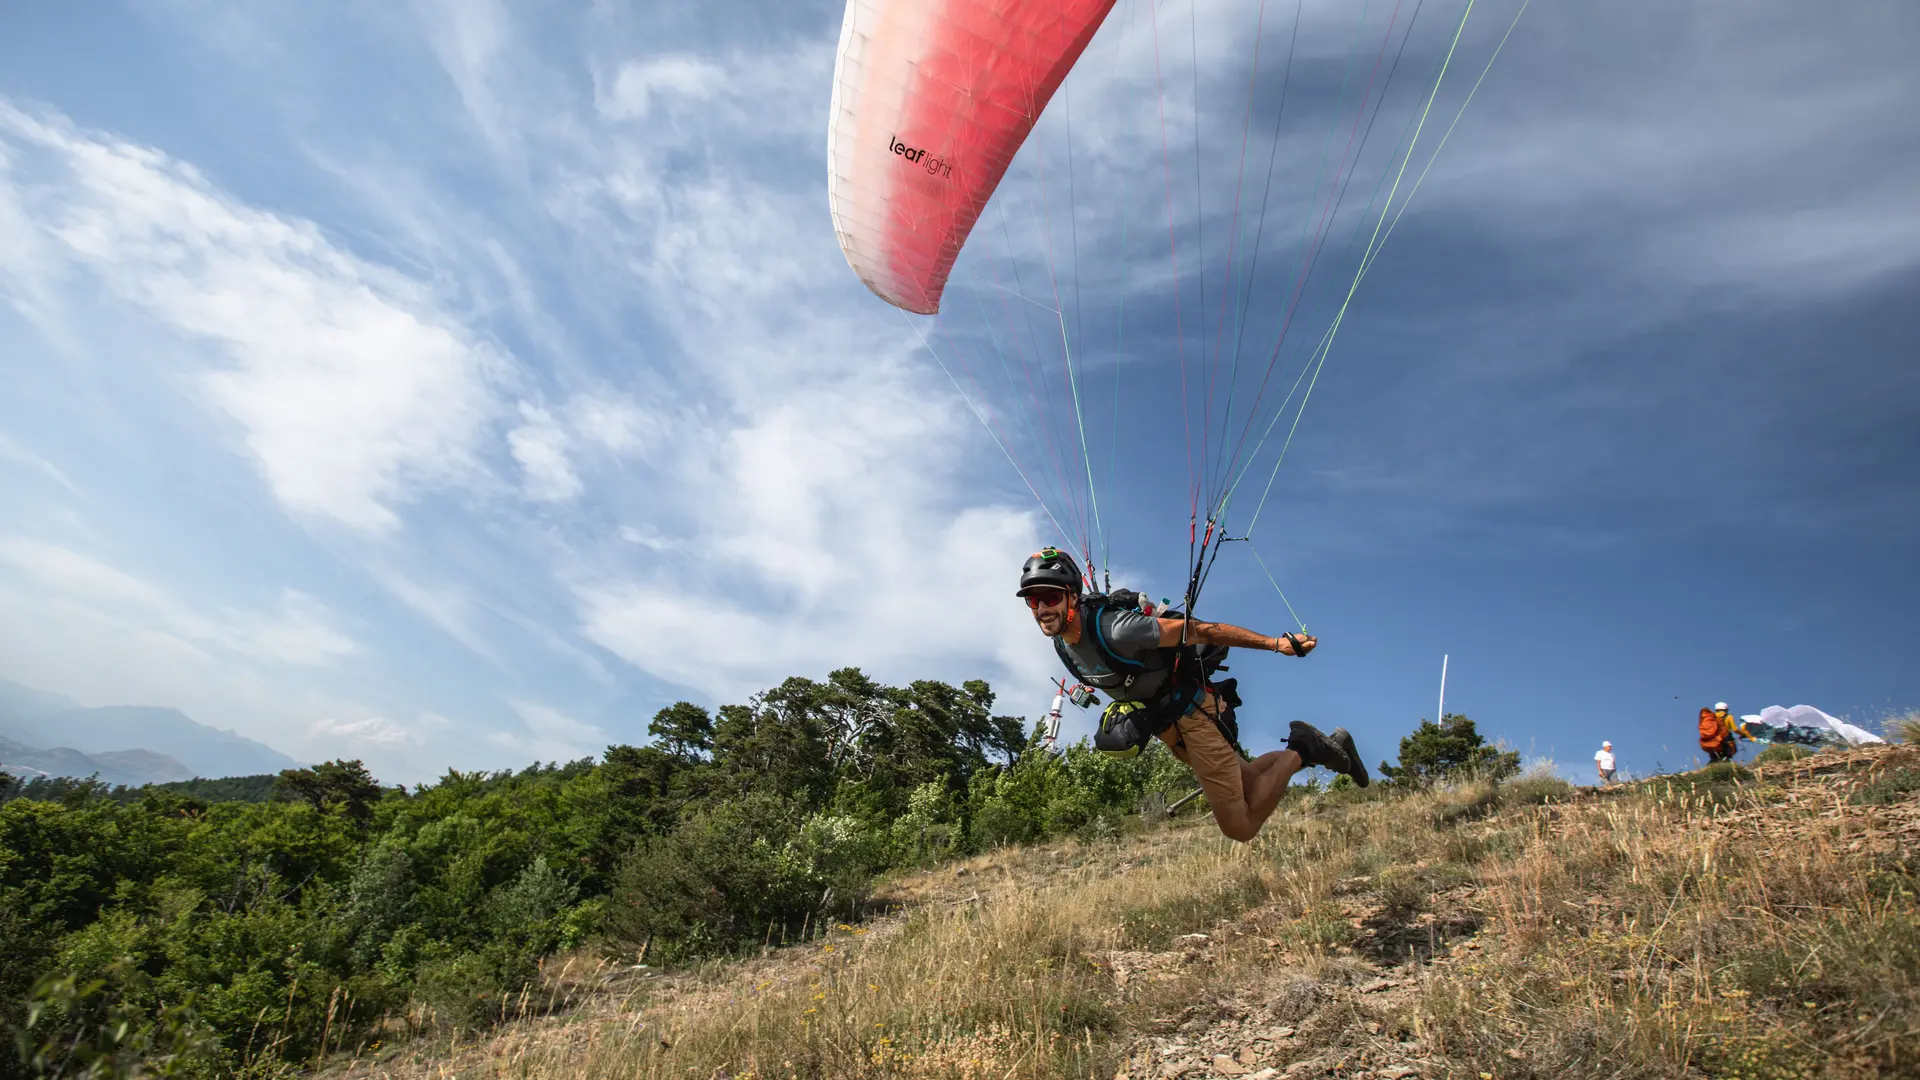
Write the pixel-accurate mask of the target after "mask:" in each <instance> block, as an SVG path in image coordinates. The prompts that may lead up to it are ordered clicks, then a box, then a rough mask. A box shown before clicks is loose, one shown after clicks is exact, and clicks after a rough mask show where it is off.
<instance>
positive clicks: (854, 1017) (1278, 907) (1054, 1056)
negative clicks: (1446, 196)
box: [335, 747, 1920, 1080]
mask: <svg viewBox="0 0 1920 1080" xmlns="http://www.w3.org/2000/svg"><path fill="white" fill-rule="evenodd" d="M1911 776H1920V751H1916V750H1915V749H1913V748H1910V747H1889V748H1884V749H1878V750H1874V751H1862V752H1858V753H1853V754H1821V755H1816V756H1815V757H1813V758H1807V759H1802V760H1799V761H1795V762H1791V763H1787V764H1783V765H1780V766H1776V767H1771V768H1761V769H1758V770H1755V771H1753V772H1750V773H1749V772H1746V771H1745V770H1732V769H1725V770H1719V771H1715V772H1704V773H1702V774H1695V775H1693V776H1691V777H1687V778H1676V779H1675V780H1672V781H1661V782H1658V783H1649V784H1641V785H1634V786H1631V787H1621V788H1615V789H1610V790H1607V791H1605V792H1599V793H1595V792H1590V791H1588V792H1578V793H1576V792H1575V791H1574V790H1573V789H1571V788H1569V787H1567V786H1566V785H1564V784H1558V783H1555V782H1553V781H1551V780H1550V778H1548V777H1545V776H1536V777H1532V778H1530V779H1529V780H1528V781H1527V782H1526V783H1514V784H1510V785H1507V786H1505V787H1504V788H1502V789H1494V788H1491V787H1488V786H1484V785H1473V786H1468V787H1463V788H1459V789H1455V790H1448V791H1438V792H1429V793H1422V794H1418V795H1405V796H1395V797H1381V796H1379V795H1373V794H1371V793H1369V794H1368V795H1367V797H1364V798H1336V797H1335V796H1331V795H1330V796H1324V797H1321V798H1318V799H1297V800H1294V801H1293V802H1292V803H1291V804H1290V805H1289V806H1288V807H1287V808H1286V812H1285V813H1284V814H1282V815H1280V816H1277V817H1276V818H1275V819H1274V820H1273V821H1272V822H1271V823H1270V824H1269V825H1268V827H1267V830H1266V832H1265V834H1264V835H1263V837H1262V838H1261V840H1260V841H1258V842H1257V843H1255V844H1253V845H1247V846H1236V845H1231V844H1228V843H1226V842H1224V841H1222V840H1220V839H1219V838H1218V837H1217V836H1216V835H1213V834H1212V833H1211V829H1210V828H1209V827H1205V826H1202V827H1180V828H1175V829H1171V830H1166V831H1162V832H1158V833H1151V834H1148V835H1146V836H1143V837H1135V838H1131V839H1128V840H1124V841H1121V842H1118V843H1115V842H1105V843H1095V844H1086V845H1078V844H1075V845H1052V846H1048V847H1044V848H1035V849H1028V850H1024V851H1007V852H1001V853H996V854H995V855H993V856H988V857H983V858H980V859H975V860H970V861H969V862H968V863H966V864H961V865H959V866H954V867H948V868H945V869H943V870H941V871H938V872H935V873H933V874H926V875H914V876H912V877H909V878H904V879H902V880H901V881H899V882H896V883H895V884H894V886H893V888H892V892H893V895H895V897H896V898H897V899H899V900H901V901H903V902H908V903H910V904H911V905H912V906H911V908H910V909H909V912H908V913H907V914H905V915H903V916H900V917H896V918H893V919H890V920H887V921H885V922H883V923H881V924H877V925H875V926H873V927H871V928H868V927H858V928H854V927H848V928H836V929H834V930H833V931H832V932H831V933H830V934H829V936H828V938H827V939H825V940H822V941H820V942H816V943H814V944H812V945H809V946H805V947H796V948H792V949H787V950H776V951H775V953H774V954H772V955H769V956H767V957H763V958H759V959H756V960H753V961H750V962H747V963H744V964H739V965H731V966H716V967H713V968H710V969H707V970H704V971H700V972H693V973H685V974H682V975H679V976H676V977H674V978H672V979H666V978H660V979H652V980H644V982H645V985H644V986H642V987H639V988H634V987H633V986H632V985H631V984H629V986H628V988H626V989H622V990H618V991H606V992H603V993H602V994H601V995H600V997H599V998H598V999H596V1000H595V1001H594V1002H593V1003H591V1004H589V1005H588V1006H585V1007H582V1008H580V1009H578V1010H576V1011H575V1012H573V1013H572V1014H570V1015H567V1016H564V1017H550V1018H546V1019H543V1020H534V1021H528V1022H526V1023H523V1024H519V1025H514V1026H510V1027H509V1028H508V1029H506V1030H503V1031H501V1032H499V1033H496V1034H495V1035H493V1036H490V1037H489V1038H488V1039H486V1040H484V1041H481V1042H477V1043H473V1044H471V1045H468V1046H466V1047H455V1048H452V1050H451V1052H435V1053H432V1054H420V1053H413V1054H409V1055H407V1056H408V1057H409V1058H412V1059H413V1060H411V1061H403V1060H401V1059H393V1060H389V1061H387V1062H382V1063H373V1062H361V1063H358V1064H356V1065H353V1066H351V1067H344V1066H343V1067H340V1068H338V1069H336V1070H335V1071H337V1072H346V1073H351V1074H352V1075H355V1076H366V1075H380V1076H394V1077H429V1076H434V1077H439V1076H447V1077H454V1076H458V1077H482V1076H486V1077H495V1076H515V1077H539V1078H544V1077H555V1078H557V1077H568V1078H573V1077H602V1076H604V1077H614V1076H618V1077H623V1078H624V1077H662V1078H665V1077H690V1078H699V1080H711V1078H715V1077H721V1076H726V1077H734V1078H739V1077H747V1076H753V1077H782V1078H786V1077H792V1078H796V1080H797V1078H801V1077H821V1078H825V1077H833V1078H841V1077H849V1078H854V1077H873V1078H879V1077H899V1078H919V1077H929V1078H930V1077H969V1078H971V1077H978V1078H983V1080H984V1078H987V1077H993V1078H996V1080H998V1078H1011V1077H1046V1078H1055V1077H1058V1078H1066V1077H1082V1078H1085V1077H1093V1078H1096V1080H1105V1078H1107V1077H1113V1076H1116V1075H1125V1076H1129V1077H1131V1078H1133V1080H1143V1078H1145V1077H1148V1076H1152V1077H1168V1076H1186V1077H1189V1078H1190V1080H1193V1078H1198V1077H1202V1076H1208V1075H1222V1076H1231V1075H1242V1074H1251V1075H1254V1076H1258V1075H1259V1072H1258V1070H1260V1069H1264V1068H1272V1069H1284V1070H1285V1074H1286V1075H1287V1076H1314V1075H1328V1074H1330V1075H1340V1076H1368V1075H1372V1076H1382V1077H1393V1076H1415V1075H1418V1076H1436V1077H1437V1076H1463V1077H1469V1078H1471V1077H1502V1078H1506V1077H1548V1076H1551V1077H1554V1078H1555V1080H1579V1078H1587V1077H1592V1078H1601V1077H1608V1078H1613V1077H1693V1076H1698V1077H1715V1078H1720V1077H1740V1078H1742V1080H1773V1078H1781V1080H1784V1078H1787V1077H1802V1076H1809V1077H1880V1076H1887V1077H1891V1076H1912V1075H1920V919H1917V918H1916V914H1915V905H1914V894H1915V891H1916V874H1917V873H1920V863H1917V862H1916V860H1915V855H1914V849H1915V842H1916V840H1920V791H1916V789H1915V786H1911V785H1909V784H1908V783H1907V779H1906V778H1907V777H1911ZM1343 794H1344V793H1343ZM1268 1075H1275V1074H1271V1073H1270V1074H1268Z"/></svg>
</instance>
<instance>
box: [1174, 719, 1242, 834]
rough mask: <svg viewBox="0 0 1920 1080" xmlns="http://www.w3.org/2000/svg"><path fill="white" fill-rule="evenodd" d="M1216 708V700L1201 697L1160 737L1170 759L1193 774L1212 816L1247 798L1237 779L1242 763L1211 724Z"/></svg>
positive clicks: (1212, 723) (1236, 752) (1213, 724)
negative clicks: (1171, 754)
mask: <svg viewBox="0 0 1920 1080" xmlns="http://www.w3.org/2000/svg"><path fill="white" fill-rule="evenodd" d="M1219 708H1220V699H1219V697H1217V696H1216V695H1214V694H1212V693H1204V694H1202V695H1201V697H1200V702H1199V704H1197V705H1195V706H1194V707H1193V709H1192V711H1190V712H1188V713H1187V714H1186V715H1185V716H1182V717H1181V718H1180V719H1178V720H1176V721H1174V723H1173V726H1171V727H1169V728H1167V730H1165V731H1163V732H1161V733H1160V741H1161V742H1163V743H1166V744H1167V748H1168V749H1169V750H1172V751H1173V756H1174V757H1177V758H1179V759H1180V760H1181V761H1184V762H1186V763H1187V767H1188V768H1190V769H1192V770H1193V778H1194V779H1195V780H1198V781H1200V790H1201V791H1203V792H1205V793H1206V796H1207V805H1208V806H1211V807H1213V811H1214V813H1215V814H1218V813H1219V812H1220V811H1221V810H1223V809H1226V808H1227V807H1229V806H1232V805H1233V804H1234V803H1237V802H1241V801H1242V800H1244V799H1245V798H1246V789H1245V788H1244V787H1243V786H1242V779H1241V775H1240V766H1241V765H1243V764H1245V759H1243V758H1242V757H1241V756H1240V752H1239V751H1237V750H1235V749H1234V748H1233V744H1232V743H1229V742H1228V741H1227V737H1226V736H1225V735H1222V734H1220V728H1219V726H1218V725H1216V724H1215V723H1214V722H1213V716H1214V713H1215V711H1216V710H1218V709H1219Z"/></svg>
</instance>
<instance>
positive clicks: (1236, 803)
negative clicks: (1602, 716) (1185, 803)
mask: <svg viewBox="0 0 1920 1080" xmlns="http://www.w3.org/2000/svg"><path fill="white" fill-rule="evenodd" d="M1302 768H1305V766H1304V765H1303V764H1302V763H1301V761H1300V755H1299V754H1296V753H1294V752H1293V751H1291V750H1273V751H1269V752H1268V753H1265V754H1261V755H1260V756H1259V757H1257V758H1255V759H1254V760H1252V761H1242V762H1241V763H1240V790H1241V792H1242V793H1243V794H1242V796H1241V797H1240V798H1238V799H1235V800H1233V801H1232V802H1229V803H1222V804H1220V805H1216V806H1214V808H1213V820H1214V822H1215V823H1216V824H1218V825H1219V826H1220V831H1221V833H1223V834H1225V835H1226V837H1227V839H1229V840H1238V841H1240V842H1241V843H1243V844H1244V843H1247V842H1248V841H1250V840H1252V839H1253V838H1254V837H1255V836H1256V835H1258V834H1259V832H1260V826H1262V825H1265V824H1266V823H1267V819H1268V818H1270V817H1272V816H1273V811H1274V809H1275V808H1276V807H1278V806H1279V805H1280V799H1281V797H1282V796H1284V795H1286V793H1287V782H1288V781H1290V780H1292V779H1293V774H1294V773H1297V772H1299V771H1300V770H1301V769H1302Z"/></svg>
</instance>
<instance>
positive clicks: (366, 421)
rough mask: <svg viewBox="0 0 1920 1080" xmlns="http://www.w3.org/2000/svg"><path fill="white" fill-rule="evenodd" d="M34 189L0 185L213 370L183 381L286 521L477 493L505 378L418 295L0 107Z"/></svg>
mask: <svg viewBox="0 0 1920 1080" xmlns="http://www.w3.org/2000/svg"><path fill="white" fill-rule="evenodd" d="M0 138H5V139H6V140H8V144H9V149H10V151H12V152H14V153H15V154H16V155H17V156H16V161H15V171H16V172H20V171H22V170H24V169H27V168H29V167H31V168H32V169H33V171H34V172H35V173H36V174H37V175H38V177H39V178H40V180H41V183H39V184H37V185H34V186H27V185H24V184H15V185H12V186H10V187H5V188H0V204H9V205H11V206H13V207H15V208H16V209H23V210H24V212H25V213H26V214H27V215H28V216H30V217H31V218H33V219H34V220H35V221H37V222H38V223H39V224H40V227H41V230H42V234H41V241H42V243H43V245H44V246H46V247H48V248H50V249H52V250H54V251H57V252H58V253H59V254H60V255H61V256H63V257H64V258H65V259H67V260H68V261H70V263H71V264H72V265H73V266H74V267H75V268H78V269H82V270H84V271H86V272H87V273H88V274H90V275H91V276H92V277H93V278H94V279H95V280H97V281H98V282H99V283H100V284H101V285H102V286H104V287H106V288H107V289H109V290H111V291H112V292H113V293H114V294H116V295H117V296H119V297H120V298H121V299H122V300H123V301H124V302H126V303H127V304H129V305H131V306H132V307H133V308H135V309H136V310H138V311H141V312H143V313H144V314H145V316H146V317H147V318H149V319H151V320H152V321H153V322H154V323H155V324H156V325H157V326H159V327H162V328H164V329H166V330H168V331H171V332H172V333H174V334H177V335H180V336H181V337H183V338H185V339H189V340H193V341H197V342H202V343H205V344H206V345H208V346H210V347H211V349H212V356H211V357H210V358H209V361H208V362H207V363H206V364H205V366H203V367H200V368H198V369H196V370H191V371H188V372H186V373H185V374H186V376H187V378H188V380H189V381H190V385H191V386H193V387H195V388H196V389H197V391H198V393H199V394H200V395H201V396H202V397H203V399H204V400H205V401H206V402H207V403H208V404H209V405H211V406H213V407H214V408H215V409H216V410H218V411H219V412H221V413H223V414H224V415H225V416H226V417H227V418H229V419H230V420H231V421H233V423H234V424H235V425H237V427H238V429H239V434H240V437H241V439H242V441H243V442H244V444H245V446H246V448H247V450H248V451H249V452H250V453H251V455H252V457H253V459H254V461H255V464H256V465H257V466H258V468H259V470H260V472H261V473H262V475H264V477H265V478H266V480H267V483H268V484H269V486H270V487H271V489H272V491H273V492H274V494H275V495H276V496H277V497H278V498H279V499H280V501H281V502H282V503H283V504H284V505H286V506H287V507H288V508H289V509H290V510H293V511H295V512H296V513H299V514H302V515H307V516H312V517H318V518H324V519H329V520H333V521H337V522H340V523H342V524H345V525H348V526H351V527H353V528H356V529H361V530H368V531H384V530H391V529H393V528H394V527H396V526H397V525H398V523H399V519H398V517H397V515H396V513H395V510H394V508H395V507H396V506H397V505H400V504H403V503H405V502H407V501H408V500H409V499H411V498H412V497H414V495H415V494H416V493H417V492H418V491H419V490H420V489H422V488H425V487H434V486H444V485H448V484H456V483H471V482H473V480H474V478H475V476H476V474H477V473H479V472H480V471H481V469H482V467H481V465H480V462H479V461H478V456H477V455H478V450H479V443H480V440H481V439H482V437H483V436H484V434H485V432H486V430H487V425H488V423H489V421H490V420H491V419H492V418H493V416H494V414H495V413H496V411H497V409H498V403H497V401H496V396H495V395H496V387H497V385H498V384H499V383H500V382H502V381H503V380H505V379H506V378H507V376H508V371H509V369H508V368H507V366H506V364H505V362H504V361H503V359H502V358H501V357H500V356H499V355H498V353H497V352H496V351H495V350H494V349H493V348H492V347H491V346H490V345H488V344H487V343H485V342H484V341H481V340H478V339H476V338H475V337H473V336H472V335H471V334H469V333H468V332H467V331H466V330H465V329H464V328H462V327H460V326H459V325H458V324H457V323H456V322H454V321H453V320H451V319H449V318H448V317H446V316H445V315H444V314H443V313H441V312H440V311H439V310H438V309H437V308H436V306H435V304H434V301H433V298H432V297H431V296H430V295H429V294H428V293H427V292H426V291H425V290H423V289H422V288H421V287H419V286H418V285H417V284H415V283H413V282H411V281H409V280H407V279H405V278H403V277H400V276H399V275H396V274H394V273H392V272H390V271H387V270H383V269H381V268H378V267H375V266H373V265H370V264H367V263H365V262H362V261H360V260H358V259H355V258H354V257H352V256H351V255H348V254H346V253H344V252H343V251H341V250H340V249H338V248H336V247H335V246H333V245H332V244H331V243H330V242H329V241H328V240H327V239H326V238H325V237H324V236H323V235H322V234H321V233H320V231H319V230H318V229H317V228H315V227H314V226H312V225H311V224H309V223H307V222H304V221H299V220H295V219H290V218H286V217H282V216H279V215H275V214H269V213H264V212H261V211H258V210H254V209H251V208H249V207H246V206H244V205H242V204H240V203H239V202H237V201H236V200H234V199H233V198H231V197H230V196H228V195H226V194H225V193H223V192H221V191H219V190H218V189H216V188H215V187H214V186H213V185H211V184H209V183H208V182H207V181H206V180H205V179H204V178H203V177H202V176H200V175H199V173H198V172H196V171H195V170H193V169H192V168H190V167H188V166H186V165H183V164H181V163H179V162H176V161H173V160H171V159H169V158H168V157H166V156H165V155H164V154H162V153H159V152H157V151H154V150H151V149H147V148H144V147H140V146H136V145H133V144H131V143H128V142H124V141H121V140H118V139H114V138H111V137H108V136H104V135H95V134H89V133H86V132H82V131H80V130H78V129H76V128H75V127H73V126H72V125H70V124H68V123H67V122H65V121H64V120H62V119H59V118H49V119H36V118H34V117H31V116H29V115H27V114H26V113H23V112H21V111H19V110H17V109H14V108H12V107H10V106H7V105H4V104H0Z"/></svg>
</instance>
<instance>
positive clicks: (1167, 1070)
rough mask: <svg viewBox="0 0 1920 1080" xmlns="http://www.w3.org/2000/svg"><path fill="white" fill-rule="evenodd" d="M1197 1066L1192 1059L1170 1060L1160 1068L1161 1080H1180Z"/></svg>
mask: <svg viewBox="0 0 1920 1080" xmlns="http://www.w3.org/2000/svg"><path fill="white" fill-rule="evenodd" d="M1195 1068H1196V1066H1195V1065H1194V1063H1193V1062H1191V1061H1169V1062H1167V1063H1166V1064H1165V1065H1164V1066H1162V1067H1161V1069H1160V1077H1161V1080H1180V1077H1182V1076H1185V1075H1187V1074H1188V1073H1190V1072H1192V1071H1193V1070H1194V1069H1195Z"/></svg>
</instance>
